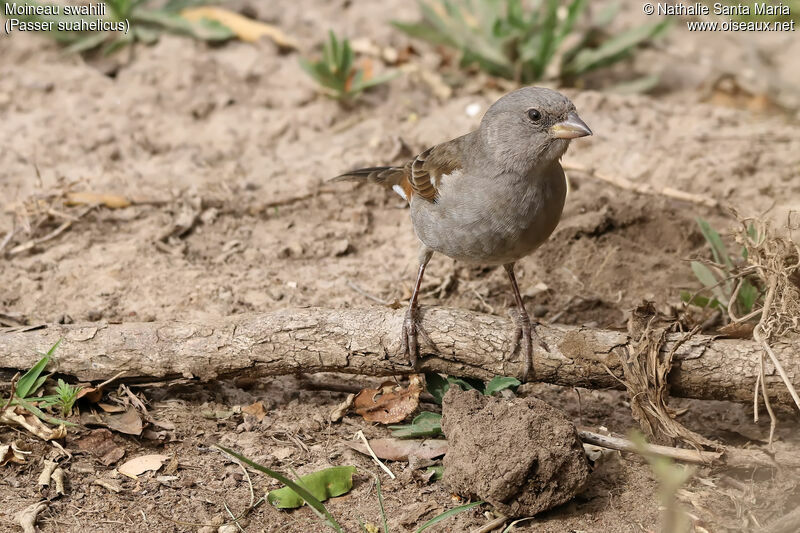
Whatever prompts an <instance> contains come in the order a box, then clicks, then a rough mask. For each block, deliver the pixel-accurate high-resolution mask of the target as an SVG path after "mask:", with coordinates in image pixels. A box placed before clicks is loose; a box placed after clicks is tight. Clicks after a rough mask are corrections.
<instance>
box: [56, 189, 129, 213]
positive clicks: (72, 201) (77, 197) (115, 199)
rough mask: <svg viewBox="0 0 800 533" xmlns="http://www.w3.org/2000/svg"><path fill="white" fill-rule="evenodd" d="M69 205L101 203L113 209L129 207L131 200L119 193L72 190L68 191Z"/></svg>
mask: <svg viewBox="0 0 800 533" xmlns="http://www.w3.org/2000/svg"><path fill="white" fill-rule="evenodd" d="M66 203H67V205H95V204H100V205H104V206H106V207H110V208H111V209H120V208H123V207H129V206H130V205H131V201H130V200H128V199H127V198H125V197H124V196H120V195H118V194H101V193H95V192H70V193H67V202H66Z"/></svg>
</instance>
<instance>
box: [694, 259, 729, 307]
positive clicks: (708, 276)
mask: <svg viewBox="0 0 800 533" xmlns="http://www.w3.org/2000/svg"><path fill="white" fill-rule="evenodd" d="M692 272H694V275H695V276H697V279H698V280H700V283H702V284H703V285H705V287H706V288H707V289H710V290H711V292H712V293H713V294H714V296H716V298H717V300H719V301H720V302H722V303H723V304H724V305H726V306H727V305H728V298H727V297H726V295H725V293H724V291H723V290H722V287H720V284H719V280H718V279H717V277H716V276H715V275H714V273H713V272H712V271H711V269H710V268H708V267H707V266H706V265H704V264H703V263H701V262H700V261H692Z"/></svg>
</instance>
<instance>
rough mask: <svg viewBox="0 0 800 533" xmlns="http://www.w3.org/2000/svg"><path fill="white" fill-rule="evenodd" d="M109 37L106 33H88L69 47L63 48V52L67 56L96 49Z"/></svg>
mask: <svg viewBox="0 0 800 533" xmlns="http://www.w3.org/2000/svg"><path fill="white" fill-rule="evenodd" d="M108 37H109V35H108V33H107V32H104V31H101V32H98V33H90V34H88V35H86V36H85V37H81V38H80V39H78V40H77V41H75V42H74V43H72V44H71V45H69V46H67V47H66V48H64V51H65V52H67V53H69V54H79V53H81V52H87V51H89V50H92V49H94V48H97V47H98V46H100V45H101V44H103V43H104V42H105V41H106V39H108Z"/></svg>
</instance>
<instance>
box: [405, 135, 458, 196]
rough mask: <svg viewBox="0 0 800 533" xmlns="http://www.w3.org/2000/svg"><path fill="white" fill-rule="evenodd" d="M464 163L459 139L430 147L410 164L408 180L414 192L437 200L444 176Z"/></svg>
mask: <svg viewBox="0 0 800 533" xmlns="http://www.w3.org/2000/svg"><path fill="white" fill-rule="evenodd" d="M462 164H463V163H462V158H461V151H460V150H459V143H458V142H457V140H453V141H449V142H446V143H442V144H437V145H436V146H433V147H431V148H428V149H427V150H425V151H424V152H422V153H421V154H419V155H418V156H417V157H416V158H415V159H414V161H412V162H411V164H410V173H409V175H408V180H409V182H410V185H411V189H412V191H413V194H415V195H417V196H420V197H421V198H424V199H425V200H427V201H429V202H435V201H436V198H437V196H438V187H439V185H440V183H441V180H442V178H443V177H444V176H447V175H449V174H452V173H453V172H455V171H456V170H458V169H460V168H461V167H462ZM406 167H409V165H406Z"/></svg>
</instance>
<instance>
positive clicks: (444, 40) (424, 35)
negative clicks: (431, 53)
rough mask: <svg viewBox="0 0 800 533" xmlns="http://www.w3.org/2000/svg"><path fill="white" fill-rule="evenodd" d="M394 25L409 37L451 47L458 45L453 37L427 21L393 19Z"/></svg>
mask: <svg viewBox="0 0 800 533" xmlns="http://www.w3.org/2000/svg"><path fill="white" fill-rule="evenodd" d="M392 26H394V27H395V28H397V29H398V30H400V31H402V32H403V33H405V34H406V35H408V36H409V37H414V38H416V39H422V40H423V41H427V42H429V43H430V44H432V45H441V46H449V47H451V48H456V47H457V46H456V43H454V42H453V41H452V39H450V38H449V37H447V35H445V34H443V33H442V32H440V31H439V30H437V29H436V28H435V27H434V26H432V25H431V24H429V23H427V22H400V21H399V20H393V21H392Z"/></svg>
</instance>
